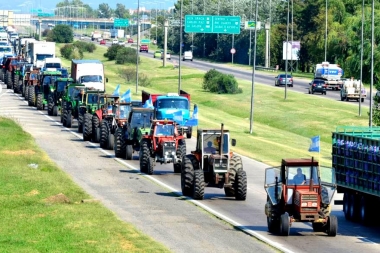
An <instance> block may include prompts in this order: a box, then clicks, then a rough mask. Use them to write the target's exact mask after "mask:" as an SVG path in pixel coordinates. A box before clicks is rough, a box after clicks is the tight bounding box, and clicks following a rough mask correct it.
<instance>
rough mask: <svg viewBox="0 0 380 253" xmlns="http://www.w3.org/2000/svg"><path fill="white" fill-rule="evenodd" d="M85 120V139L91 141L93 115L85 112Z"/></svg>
mask: <svg viewBox="0 0 380 253" xmlns="http://www.w3.org/2000/svg"><path fill="white" fill-rule="evenodd" d="M83 120H84V121H83V140H84V141H90V140H91V137H92V115H91V114H89V113H85V114H84V117H83Z"/></svg>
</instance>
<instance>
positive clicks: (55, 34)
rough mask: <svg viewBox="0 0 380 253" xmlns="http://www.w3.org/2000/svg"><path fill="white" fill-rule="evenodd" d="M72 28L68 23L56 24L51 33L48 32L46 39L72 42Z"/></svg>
mask: <svg viewBox="0 0 380 253" xmlns="http://www.w3.org/2000/svg"><path fill="white" fill-rule="evenodd" d="M73 37H74V33H73V29H71V27H70V26H68V25H56V26H55V27H54V28H53V30H51V33H48V38H47V40H48V41H55V42H57V43H71V42H73Z"/></svg>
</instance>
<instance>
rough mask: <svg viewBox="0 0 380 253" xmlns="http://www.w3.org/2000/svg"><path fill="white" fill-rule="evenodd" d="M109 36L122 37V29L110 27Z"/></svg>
mask: <svg viewBox="0 0 380 253" xmlns="http://www.w3.org/2000/svg"><path fill="white" fill-rule="evenodd" d="M110 34H111V38H116V39H118V38H124V30H121V29H110Z"/></svg>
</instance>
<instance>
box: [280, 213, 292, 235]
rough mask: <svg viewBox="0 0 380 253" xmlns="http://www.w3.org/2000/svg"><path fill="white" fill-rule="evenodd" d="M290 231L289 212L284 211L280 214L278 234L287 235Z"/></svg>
mask: <svg viewBox="0 0 380 253" xmlns="http://www.w3.org/2000/svg"><path fill="white" fill-rule="evenodd" d="M289 233H290V219H289V214H288V213H284V214H283V215H281V223H280V234H281V235H283V236H289Z"/></svg>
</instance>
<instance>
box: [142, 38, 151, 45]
mask: <svg viewBox="0 0 380 253" xmlns="http://www.w3.org/2000/svg"><path fill="white" fill-rule="evenodd" d="M149 43H150V39H142V40H141V44H149Z"/></svg>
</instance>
